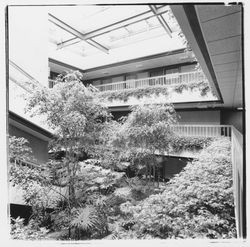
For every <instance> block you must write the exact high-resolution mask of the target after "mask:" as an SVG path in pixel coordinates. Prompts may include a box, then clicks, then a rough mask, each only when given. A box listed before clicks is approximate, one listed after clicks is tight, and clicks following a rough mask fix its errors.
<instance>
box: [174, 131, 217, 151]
mask: <svg viewBox="0 0 250 247" xmlns="http://www.w3.org/2000/svg"><path fill="white" fill-rule="evenodd" d="M213 140H214V138H212V137H202V136H197V137H193V136H178V135H175V136H173V137H172V140H171V148H172V150H173V151H174V152H179V151H183V150H188V151H193V150H201V149H203V148H205V147H207V146H208V145H209V144H211V142H212V141H213Z"/></svg>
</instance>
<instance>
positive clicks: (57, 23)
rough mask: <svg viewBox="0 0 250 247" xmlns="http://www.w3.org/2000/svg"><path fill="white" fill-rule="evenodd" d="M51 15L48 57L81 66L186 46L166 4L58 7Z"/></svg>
mask: <svg viewBox="0 0 250 247" xmlns="http://www.w3.org/2000/svg"><path fill="white" fill-rule="evenodd" d="M48 17H49V18H48V19H49V41H50V46H51V47H50V55H49V56H50V57H51V58H54V59H57V60H59V61H62V62H65V63H69V62H70V64H72V65H77V66H76V67H79V65H80V68H81V69H87V68H91V67H95V66H101V65H104V64H107V62H110V63H111V62H117V61H123V60H126V59H133V58H137V57H140V56H142V55H144V56H147V55H152V54H156V53H162V52H166V51H170V50H176V49H180V48H185V44H183V42H182V40H181V39H180V38H179V36H178V32H180V28H179V26H178V23H177V22H176V20H175V19H174V17H173V15H172V14H171V10H170V8H169V6H167V5H160V6H158V5H119V6H80V7H79V6H77V7H76V6H71V7H68V6H67V7H65V6H56V7H50V8H48ZM155 46H157V48H155ZM142 49H146V51H142ZM119 52H120V54H119ZM114 54H115V55H114ZM128 54H130V56H129V55H128ZM114 56H115V57H114ZM94 60H96V62H95V63H94V62H93V61H94ZM90 64H91V65H90Z"/></svg>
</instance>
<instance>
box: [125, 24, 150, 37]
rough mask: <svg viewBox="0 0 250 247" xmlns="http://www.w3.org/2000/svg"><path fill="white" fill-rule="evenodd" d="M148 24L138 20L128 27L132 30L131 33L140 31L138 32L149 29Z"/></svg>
mask: <svg viewBox="0 0 250 247" xmlns="http://www.w3.org/2000/svg"><path fill="white" fill-rule="evenodd" d="M148 28H149V27H148V25H147V23H146V22H145V21H140V22H137V23H135V24H132V25H129V26H127V29H128V30H129V31H130V32H131V33H134V34H136V33H138V32H141V31H147V30H148Z"/></svg>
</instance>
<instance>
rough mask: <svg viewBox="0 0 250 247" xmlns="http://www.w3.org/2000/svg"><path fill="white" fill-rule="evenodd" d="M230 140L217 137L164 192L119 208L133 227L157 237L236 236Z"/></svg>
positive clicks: (137, 230)
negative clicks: (128, 216)
mask: <svg viewBox="0 0 250 247" xmlns="http://www.w3.org/2000/svg"><path fill="white" fill-rule="evenodd" d="M233 201H234V200H233V191H232V168H231V159H230V141H229V140H227V139H218V140H216V141H214V142H213V143H212V144H211V145H210V146H209V147H207V148H206V149H205V150H203V152H202V154H201V155H200V157H199V159H197V160H195V161H193V162H192V163H189V164H188V165H187V166H186V167H185V168H184V170H183V171H182V172H181V173H180V174H178V175H176V176H175V177H174V178H173V179H172V180H170V182H169V183H168V186H167V187H166V189H165V191H164V192H163V193H160V194H158V195H151V196H149V197H148V198H147V199H145V200H144V201H142V202H140V203H139V204H138V205H136V206H133V205H132V204H131V203H129V202H127V203H125V204H122V205H121V210H122V211H123V212H124V213H127V214H129V215H131V216H133V219H134V221H135V222H136V224H135V225H134V226H133V230H134V231H136V232H139V233H141V234H143V233H144V234H145V233H148V234H150V235H151V236H154V237H160V238H172V237H174V238H232V237H235V219H234V202H233Z"/></svg>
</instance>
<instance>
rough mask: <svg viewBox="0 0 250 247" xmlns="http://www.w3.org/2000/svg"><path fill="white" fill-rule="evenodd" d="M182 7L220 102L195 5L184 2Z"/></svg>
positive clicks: (216, 83)
mask: <svg viewBox="0 0 250 247" xmlns="http://www.w3.org/2000/svg"><path fill="white" fill-rule="evenodd" d="M183 9H184V12H185V14H186V16H187V19H188V22H189V25H190V27H191V29H192V31H193V33H194V37H195V39H196V42H197V44H198V46H199V48H200V51H201V53H202V55H203V58H204V60H205V62H206V65H207V68H208V70H209V72H210V75H211V77H212V80H213V83H214V86H215V88H216V90H217V92H218V96H219V100H220V101H221V103H224V101H223V98H222V95H221V92H220V88H219V85H218V81H217V78H216V75H215V72H214V68H213V65H212V62H211V59H210V55H209V52H208V49H207V46H206V42H205V39H204V37H203V34H202V30H201V26H200V22H199V19H198V15H197V13H196V9H195V6H194V5H188V4H184V5H183Z"/></svg>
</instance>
